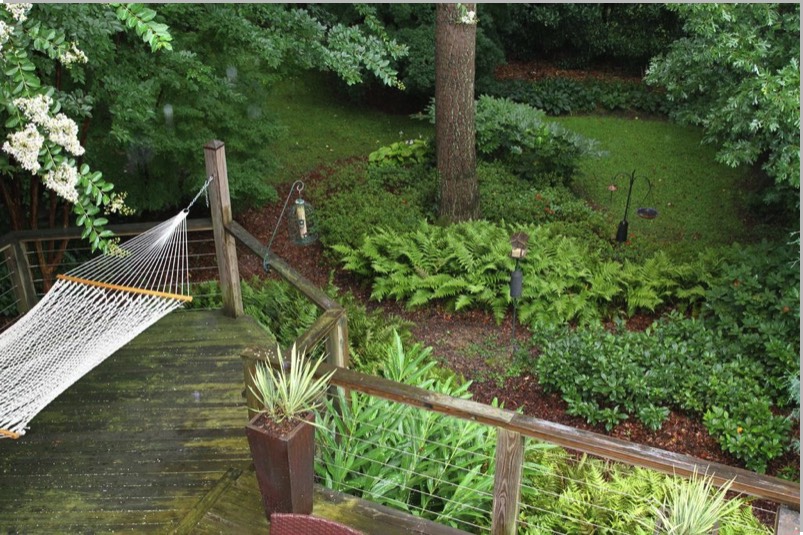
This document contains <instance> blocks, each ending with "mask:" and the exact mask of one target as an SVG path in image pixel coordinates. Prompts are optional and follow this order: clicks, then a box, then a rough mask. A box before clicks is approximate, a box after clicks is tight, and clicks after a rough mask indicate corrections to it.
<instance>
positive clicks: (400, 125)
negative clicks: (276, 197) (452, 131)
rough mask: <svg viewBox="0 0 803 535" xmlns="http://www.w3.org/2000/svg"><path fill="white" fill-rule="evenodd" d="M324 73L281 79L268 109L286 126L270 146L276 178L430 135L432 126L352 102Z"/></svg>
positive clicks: (288, 177) (298, 175)
mask: <svg viewBox="0 0 803 535" xmlns="http://www.w3.org/2000/svg"><path fill="white" fill-rule="evenodd" d="M331 83H332V82H331V80H329V79H328V78H327V77H326V76H325V75H322V74H318V73H307V74H305V75H303V76H301V77H297V78H291V79H287V80H284V81H282V82H280V83H279V84H278V85H277V86H276V87H275V88H274V90H273V91H272V93H271V96H270V98H269V99H268V102H267V106H266V108H268V109H270V110H271V111H272V112H273V114H274V116H275V117H276V118H277V119H278V120H279V121H280V122H281V124H282V125H283V126H285V127H286V128H287V132H286V135H284V136H282V139H281V140H280V141H277V142H276V143H274V144H272V145H271V146H270V147H268V150H273V151H275V153H276V156H277V158H278V160H279V164H280V169H279V172H278V174H277V176H275V177H274V178H273V179H272V180H271V182H272V183H274V184H280V183H283V182H289V181H291V180H297V179H299V178H301V177H302V176H303V174H304V173H305V172H307V171H309V170H310V169H313V168H315V167H316V166H318V165H321V164H328V163H332V162H334V161H337V160H339V159H342V158H348V157H352V156H368V154H369V153H371V152H372V151H374V150H376V149H377V148H379V147H381V146H383V145H389V144H390V143H393V142H395V141H401V140H403V139H410V138H414V137H418V136H419V135H421V136H424V137H431V136H432V135H433V126H432V125H431V124H429V123H428V122H425V121H419V120H415V119H411V118H409V117H408V116H406V115H388V114H385V113H382V112H379V111H376V110H373V109H367V108H361V107H360V106H359V105H357V104H354V103H349V102H347V101H346V99H345V98H342V97H341V96H340V95H338V94H337V93H336V90H334V89H330V88H328V87H327V84H331Z"/></svg>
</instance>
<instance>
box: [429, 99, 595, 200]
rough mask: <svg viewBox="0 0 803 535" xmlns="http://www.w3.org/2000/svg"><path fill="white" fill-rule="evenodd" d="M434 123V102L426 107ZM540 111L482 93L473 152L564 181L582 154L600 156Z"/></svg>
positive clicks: (524, 172) (585, 141) (531, 175)
mask: <svg viewBox="0 0 803 535" xmlns="http://www.w3.org/2000/svg"><path fill="white" fill-rule="evenodd" d="M428 113H429V118H430V121H431V122H433V123H434V122H435V105H434V104H431V105H430V106H429V108H428ZM544 118H545V115H544V112H542V111H540V110H537V109H535V108H533V107H532V106H529V105H526V104H518V103H516V102H513V101H512V100H509V99H504V98H502V99H498V98H494V97H489V96H486V95H483V96H481V97H480V98H479V100H477V111H476V131H477V153H478V154H479V155H480V156H481V157H483V158H485V159H488V160H499V161H501V162H504V163H505V164H506V165H507V166H508V167H509V168H510V169H511V170H513V171H514V172H515V173H516V174H518V175H521V176H522V177H524V178H528V179H533V178H535V177H537V176H538V175H543V174H549V173H554V174H556V175H557V176H559V177H560V180H561V183H562V184H567V183H568V182H569V180H570V179H571V177H572V175H573V174H574V173H575V171H576V170H577V168H578V167H579V165H580V159H581V158H583V157H586V156H601V154H602V153H601V152H599V151H598V150H597V148H596V147H597V143H596V142H594V141H591V140H588V139H585V138H583V137H582V136H580V135H578V134H574V133H572V132H570V131H569V130H566V129H565V128H563V127H562V126H560V125H558V124H556V123H552V122H548V121H545V120H544Z"/></svg>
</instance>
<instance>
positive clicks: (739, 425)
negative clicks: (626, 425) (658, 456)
mask: <svg viewBox="0 0 803 535" xmlns="http://www.w3.org/2000/svg"><path fill="white" fill-rule="evenodd" d="M535 336H536V342H537V344H538V345H539V347H540V348H541V354H540V356H539V358H538V360H537V362H536V363H535V368H536V369H537V372H538V374H539V381H540V382H541V384H543V385H544V386H546V387H548V388H549V389H552V390H557V391H559V392H561V394H562V396H563V398H564V399H565V400H566V402H567V403H568V412H569V413H570V414H573V415H576V416H581V417H583V418H585V419H586V420H587V421H588V422H589V423H591V424H604V425H605V427H606V429H608V430H610V429H612V428H613V427H614V426H615V425H617V424H618V423H620V422H621V421H623V420H625V419H627V418H628V417H630V416H636V417H638V419H639V420H641V422H642V423H644V425H646V426H647V427H649V428H651V429H654V430H657V429H660V427H661V425H662V424H663V421H664V420H665V419H666V417H667V416H668V414H669V409H670V408H678V409H683V410H686V411H689V412H692V413H696V414H698V415H700V416H703V415H705V418H704V422H705V424H706V427H707V428H708V430H709V432H710V433H711V434H712V435H713V436H714V437H715V438H717V440H718V441H719V442H720V444H721V445H722V447H723V449H725V450H726V451H729V452H730V453H732V454H733V455H734V456H735V457H737V458H739V459H742V460H743V461H744V462H745V464H746V465H747V467H748V468H750V469H752V470H757V471H762V472H763V471H764V470H765V469H766V464H767V462H768V461H769V460H771V459H773V458H775V457H778V456H779V455H781V454H782V453H783V452H784V451H785V449H786V446H787V444H788V438H787V436H788V433H789V429H790V423H789V421H788V420H786V419H785V418H784V417H782V416H776V415H774V414H773V413H772V411H771V410H770V408H771V406H773V405H775V404H776V403H778V404H782V405H783V404H786V399H785V398H783V399H777V398H775V397H774V396H772V395H771V394H770V393H769V392H768V391H767V389H766V386H765V384H766V379H767V377H769V376H772V374H771V371H770V368H769V367H768V366H766V365H765V363H763V362H762V361H761V358H760V355H750V354H748V353H745V352H744V348H741V347H739V345H738V343H735V342H729V341H728V340H726V339H725V338H724V337H722V336H721V335H719V334H718V333H717V332H716V331H715V330H713V329H712V328H710V327H707V326H706V325H705V324H704V323H703V322H701V321H695V320H686V319H681V318H680V317H679V316H677V315H673V316H670V318H669V319H668V320H666V321H662V322H658V323H656V324H654V325H653V326H652V327H651V328H650V329H648V330H647V331H645V332H643V333H642V332H621V333H617V334H614V333H611V332H608V331H605V330H604V329H602V327H599V326H591V327H588V328H584V329H577V330H575V331H572V330H570V329H568V328H565V327H561V328H557V329H542V330H540V331H539V332H538V333H537V334H536V335H535Z"/></svg>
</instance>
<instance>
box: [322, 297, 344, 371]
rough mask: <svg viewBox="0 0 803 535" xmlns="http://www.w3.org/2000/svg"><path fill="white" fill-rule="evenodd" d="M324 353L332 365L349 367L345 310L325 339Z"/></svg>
mask: <svg viewBox="0 0 803 535" xmlns="http://www.w3.org/2000/svg"><path fill="white" fill-rule="evenodd" d="M326 353H327V355H328V356H327V359H328V360H329V364H331V365H332V366H338V367H340V368H348V367H349V323H348V318H347V316H346V312H345V311H343V314H342V315H341V316H340V317H339V318H338V319H337V322H336V323H335V326H334V327H333V328H332V331H331V332H330V333H329V336H328V337H327V339H326Z"/></svg>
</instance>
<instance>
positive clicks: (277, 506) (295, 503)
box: [245, 414, 315, 521]
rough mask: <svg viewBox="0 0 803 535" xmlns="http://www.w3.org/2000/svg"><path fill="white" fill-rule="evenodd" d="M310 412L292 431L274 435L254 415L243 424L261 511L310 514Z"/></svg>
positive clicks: (312, 436) (312, 449) (312, 443)
mask: <svg viewBox="0 0 803 535" xmlns="http://www.w3.org/2000/svg"><path fill="white" fill-rule="evenodd" d="M314 417H315V416H314V415H313V414H311V415H310V416H309V417H308V418H307V419H306V420H307V421H305V422H302V423H300V424H298V425H297V426H296V427H295V428H293V430H292V431H290V432H289V433H286V434H285V435H283V436H277V435H275V434H273V433H272V432H270V431H268V430H266V429H265V428H264V426H261V425H260V424H259V421H260V420H261V419H263V418H265V416H264V415H262V414H258V415H256V416H255V417H254V418H252V419H251V421H250V422H248V424H247V425H246V427H245V433H246V436H247V437H248V445H249V446H250V447H251V457H252V458H253V460H254V468H255V470H256V476H257V482H258V483H259V490H260V492H261V493H262V502H263V504H264V506H265V514H266V515H267V517H268V521H270V515H271V514H272V513H295V514H307V515H308V514H310V513H311V512H312V494H313V480H314V464H313V463H314V462H315V460H314V455H315V427H314V426H313V425H310V424H309V423H307V422H308V421H312V420H313V419H314Z"/></svg>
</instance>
